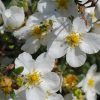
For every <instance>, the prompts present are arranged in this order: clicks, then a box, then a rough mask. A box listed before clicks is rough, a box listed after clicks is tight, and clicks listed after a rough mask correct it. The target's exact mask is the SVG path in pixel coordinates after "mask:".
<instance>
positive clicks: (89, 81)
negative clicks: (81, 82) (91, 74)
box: [87, 78, 94, 87]
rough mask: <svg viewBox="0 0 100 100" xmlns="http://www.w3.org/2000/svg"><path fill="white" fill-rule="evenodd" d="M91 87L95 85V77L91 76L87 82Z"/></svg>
mask: <svg viewBox="0 0 100 100" xmlns="http://www.w3.org/2000/svg"><path fill="white" fill-rule="evenodd" d="M87 84H88V86H89V87H94V79H92V78H90V79H89V80H88V82H87Z"/></svg>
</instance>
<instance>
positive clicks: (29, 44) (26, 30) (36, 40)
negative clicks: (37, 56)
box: [14, 12, 55, 54]
mask: <svg viewBox="0 0 100 100" xmlns="http://www.w3.org/2000/svg"><path fill="white" fill-rule="evenodd" d="M54 27H55V25H54ZM52 28H53V21H52V18H45V17H44V16H43V15H42V14H41V13H38V12H36V13H35V14H33V15H31V16H30V17H29V19H28V20H27V22H26V26H24V27H23V28H21V29H19V30H18V31H15V32H14V36H15V37H17V38H19V39H26V42H25V44H24V45H23V46H22V48H21V49H22V50H23V51H26V52H28V53H30V54H33V53H35V52H36V51H37V50H38V49H39V47H40V45H41V44H42V45H44V46H46V45H47V44H48V42H49V41H51V40H52V39H53V38H54V34H52V32H51V31H52Z"/></svg>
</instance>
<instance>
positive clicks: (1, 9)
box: [0, 0, 5, 24]
mask: <svg viewBox="0 0 100 100" xmlns="http://www.w3.org/2000/svg"><path fill="white" fill-rule="evenodd" d="M4 10H5V6H4V4H3V2H2V1H1V0H0V24H2V22H3V19H2V12H3V11H4Z"/></svg>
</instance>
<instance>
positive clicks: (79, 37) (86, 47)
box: [48, 17, 100, 67]
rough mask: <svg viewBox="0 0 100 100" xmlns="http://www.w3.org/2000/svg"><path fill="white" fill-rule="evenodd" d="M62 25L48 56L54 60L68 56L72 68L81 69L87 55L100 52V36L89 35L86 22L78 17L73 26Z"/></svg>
mask: <svg viewBox="0 0 100 100" xmlns="http://www.w3.org/2000/svg"><path fill="white" fill-rule="evenodd" d="M65 23H67V24H66V25H64V24H63V25H62V27H63V28H62V27H61V28H59V29H58V30H57V31H55V34H56V35H57V34H58V35H57V38H56V39H55V40H54V41H53V42H52V43H51V44H50V45H49V46H48V54H49V55H50V56H52V57H53V58H60V57H62V56H64V55H65V54H66V61H67V63H68V64H69V65H71V66H72V67H79V66H81V65H83V64H84V63H85V61H86V53H87V54H93V53H97V52H98V51H99V50H100V35H98V34H95V33H87V32H88V31H89V30H90V26H89V27H87V26H86V24H85V22H84V20H83V19H81V18H79V17H77V18H75V19H74V21H73V25H69V24H68V22H65ZM68 27H70V28H68Z"/></svg>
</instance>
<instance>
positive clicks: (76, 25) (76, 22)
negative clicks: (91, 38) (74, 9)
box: [73, 17, 90, 33]
mask: <svg viewBox="0 0 100 100" xmlns="http://www.w3.org/2000/svg"><path fill="white" fill-rule="evenodd" d="M80 25H81V26H80ZM89 30H90V26H86V23H85V21H84V20H83V19H82V18H80V17H76V18H75V19H74V21H73V31H75V32H77V33H86V32H88V31H89Z"/></svg>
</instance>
